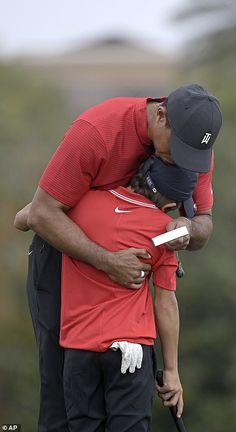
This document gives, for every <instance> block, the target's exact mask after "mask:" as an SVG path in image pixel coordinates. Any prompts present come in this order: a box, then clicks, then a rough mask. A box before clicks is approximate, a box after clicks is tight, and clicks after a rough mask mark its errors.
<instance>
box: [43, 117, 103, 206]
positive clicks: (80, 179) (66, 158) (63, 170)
mask: <svg viewBox="0 0 236 432" xmlns="http://www.w3.org/2000/svg"><path fill="white" fill-rule="evenodd" d="M105 159H106V149H105V145H104V142H103V140H102V138H101V136H100V134H99V132H98V131H97V130H96V128H95V127H94V126H93V125H91V124H90V123H89V122H86V121H84V120H82V119H78V120H76V121H75V122H74V123H72V125H71V126H70V128H69V129H68V130H67V132H66V134H65V136H64V138H63V140H62V142H61V144H60V145H59V147H58V149H57V150H56V152H55V153H54V155H53V156H52V158H51V160H50V161H49V163H48V165H47V167H46V169H45V171H44V173H43V175H42V177H41V179H40V181H39V186H40V187H41V188H42V189H43V190H45V191H46V192H47V193H48V194H49V195H51V196H53V197H54V198H55V199H57V200H58V201H60V202H62V203H63V204H65V205H68V206H70V207H73V206H74V205H75V204H76V203H77V202H78V201H79V200H80V199H81V197H82V196H83V195H84V194H85V193H86V192H87V191H88V190H89V189H90V187H92V184H93V180H94V179H95V178H96V175H97V173H98V171H99V169H100V166H101V164H102V163H103V161H104V160H105Z"/></svg>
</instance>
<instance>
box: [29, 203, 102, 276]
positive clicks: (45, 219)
mask: <svg viewBox="0 0 236 432" xmlns="http://www.w3.org/2000/svg"><path fill="white" fill-rule="evenodd" d="M28 225H29V227H30V228H31V229H32V230H33V231H35V232H36V233H37V234H38V235H40V237H42V238H44V239H45V240H46V241H47V242H48V243H49V244H51V245H52V246H53V247H54V248H55V249H57V250H59V251H61V252H63V253H65V254H66V255H68V256H70V257H72V258H74V259H79V260H81V261H84V262H87V263H88V264H91V265H92V266H94V267H96V268H98V269H102V268H103V265H104V262H105V261H107V260H108V255H109V252H108V251H106V250H105V249H103V248H102V247H101V246H99V245H98V244H96V243H95V242H93V241H91V240H90V239H89V238H88V237H87V236H86V235H85V234H84V233H83V231H82V230H81V229H80V227H79V226H78V225H76V224H75V223H74V222H73V221H72V220H71V219H70V218H69V217H68V216H67V215H66V214H65V213H64V212H63V211H62V210H61V209H60V208H54V209H53V210H52V209H48V208H47V207H44V208H43V209H42V210H39V211H34V209H33V212H30V213H29V217H28Z"/></svg>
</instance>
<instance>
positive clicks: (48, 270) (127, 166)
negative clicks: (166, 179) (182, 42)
mask: <svg viewBox="0 0 236 432" xmlns="http://www.w3.org/2000/svg"><path fill="white" fill-rule="evenodd" d="M220 126H221V114H220V110H219V104H218V101H217V100H216V99H215V98H214V96H212V95H210V94H209V93H208V92H207V91H206V90H205V89H203V88H202V87H201V86H198V85H190V86H184V87H180V88H179V89H177V90H175V91H174V92H172V93H171V94H170V95H169V97H168V98H160V99H158V98H157V99H151V98H148V99H147V98H117V99H111V100H108V101H105V102H103V103H101V104H99V105H97V106H95V107H92V108H91V109H89V110H87V111H86V112H85V113H83V114H81V115H80V116H79V117H78V118H77V119H76V120H75V121H74V122H73V124H72V125H71V127H70V128H69V129H68V131H67V132H66V135H65V136H64V138H63V140H62V143H61V145H60V146H59V147H58V150H57V151H56V153H55V154H54V156H53V157H52V159H51V161H50V162H49V164H48V166H47V168H46V170H45V172H44V174H43V176H42V178H41V180H40V182H39V188H38V189H37V191H36V194H35V197H34V199H33V202H32V205H28V206H27V208H26V209H25V210H23V211H21V212H19V213H18V214H17V216H16V222H15V225H16V227H18V228H19V229H22V230H26V229H28V228H29V227H30V228H32V229H33V230H34V231H35V232H36V233H37V234H38V235H36V236H35V237H34V240H33V243H32V245H31V247H30V251H29V254H30V255H29V273H28V281H27V287H28V296H29V302H30V308H31V313H32V318H33V322H34V327H35V331H36V336H37V341H38V343H39V350H40V373H41V400H40V405H41V408H40V420H39V424H40V428H41V429H40V431H43V432H45V431H48V432H49V431H51V432H52V431H57V432H59V431H60V432H65V431H66V430H67V427H66V419H65V410H64V409H63V406H64V402H63V389H62V386H61V381H60V376H61V368H62V364H63V350H62V349H61V348H59V346H58V329H59V316H60V315H59V311H60V288H59V287H60V259H61V254H60V252H58V251H62V252H64V253H65V254H66V255H68V256H71V257H73V258H74V259H79V260H80V261H83V262H87V263H88V264H90V265H92V266H93V267H94V268H96V269H98V270H102V271H104V272H105V273H107V274H108V275H109V277H111V278H112V280H114V281H115V282H117V283H119V284H120V285H123V286H126V287H128V288H133V289H136V288H137V289H138V288H140V286H141V285H142V283H143V278H142V277H141V274H142V273H141V272H143V271H148V270H149V269H150V265H149V264H148V263H147V262H145V263H144V262H142V261H140V260H139V259H138V257H142V258H145V257H146V258H147V257H148V254H147V252H146V251H145V250H144V249H136V248H131V249H128V250H122V251H118V252H112V251H110V250H106V249H104V248H103V247H101V246H100V245H99V244H97V243H95V242H93V241H91V240H90V239H89V238H88V237H87V236H86V235H85V234H84V233H83V231H82V230H81V229H80V227H79V226H78V225H76V224H74V223H73V221H72V220H71V219H70V217H68V215H67V212H68V210H69V209H70V208H73V207H74V206H75V205H76V204H77V202H79V201H80V199H81V198H82V196H83V195H84V194H85V193H86V192H87V191H88V190H89V189H95V188H97V189H101V190H108V189H110V188H112V187H113V188H114V187H117V186H120V185H121V186H126V185H127V184H128V181H129V179H130V178H131V177H132V175H133V174H134V173H135V172H136V170H137V169H138V167H139V165H140V163H141V162H142V161H143V160H145V159H146V158H147V157H148V156H149V155H150V154H151V153H153V152H155V153H156V155H157V156H159V157H160V158H162V159H163V160H164V161H166V162H170V163H174V162H176V164H178V165H179V166H183V167H184V168H188V169H190V170H193V171H197V172H199V173H200V175H199V177H198V184H197V186H196V188H195V192H194V200H195V202H196V206H197V213H196V215H195V217H194V218H193V219H192V220H191V221H190V220H189V219H188V220H186V219H183V218H178V219H176V220H175V221H171V222H169V223H168V225H167V227H166V228H167V230H170V229H173V228H176V227H179V226H182V225H186V224H187V226H188V230H189V233H190V234H189V236H186V237H185V238H182V239H180V240H178V241H175V242H172V243H171V244H169V247H170V248H173V249H185V248H188V249H190V250H194V249H199V248H200V247H202V246H203V245H204V244H205V243H206V242H207V240H208V238H209V236H210V234H211V231H212V221H211V207H212V204H213V196H212V189H211V178H212V170H213V157H212V145H213V143H214V141H215V139H216V137H217V134H218V132H219V129H220ZM43 239H44V240H43ZM50 245H52V246H53V247H51V246H50ZM55 395H56V397H55Z"/></svg>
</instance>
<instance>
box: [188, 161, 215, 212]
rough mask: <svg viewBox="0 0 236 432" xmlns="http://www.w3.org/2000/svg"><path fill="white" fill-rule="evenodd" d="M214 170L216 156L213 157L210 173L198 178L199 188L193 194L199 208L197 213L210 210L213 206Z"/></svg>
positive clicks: (200, 175) (202, 174)
mask: <svg viewBox="0 0 236 432" xmlns="http://www.w3.org/2000/svg"><path fill="white" fill-rule="evenodd" d="M213 169H214V155H212V163H211V169H210V171H209V172H208V173H201V174H199V176H198V182H197V186H196V188H195V191H194V193H193V199H194V202H195V203H196V206H197V212H200V211H201V212H202V211H204V210H209V209H211V208H212V206H213V202H214V198H213V191H212V173H213Z"/></svg>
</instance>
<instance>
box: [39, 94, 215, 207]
mask: <svg viewBox="0 0 236 432" xmlns="http://www.w3.org/2000/svg"><path fill="white" fill-rule="evenodd" d="M164 99H165V98H160V99H157V98H156V99H155V100H157V101H163V100H164ZM148 100H152V99H151V98H115V99H109V100H106V101H105V102H102V103H100V104H98V105H96V106H94V107H92V108H90V109H88V110H87V111H85V112H84V113H82V114H81V115H80V116H79V117H78V118H77V119H76V120H75V121H74V122H73V123H72V125H71V126H70V128H69V129H68V130H67V132H66V134H65V136H64V138H63V140H62V142H61V144H60V146H59V147H58V149H57V151H56V152H55V154H54V155H53V157H52V159H51V160H50V161H49V163H48V166H47V167H46V169H45V171H44V173H43V175H42V177H41V179H40V181H39V186H40V187H41V188H42V189H44V190H45V191H46V192H47V193H48V194H49V195H51V196H53V197H54V198H55V199H56V200H58V201H60V202H62V203H63V204H66V205H68V206H70V207H73V206H74V205H75V204H76V203H77V202H79V200H80V199H81V197H82V196H83V195H84V194H85V193H86V192H87V191H88V190H89V189H91V188H92V189H103V190H108V189H110V188H114V187H117V186H127V185H128V183H129V180H130V179H131V177H132V176H133V175H134V174H135V173H136V171H137V169H138V167H139V165H140V163H141V162H143V161H144V160H145V159H146V158H147V157H148V156H150V154H151V153H153V151H154V149H153V146H152V143H151V141H150V139H149V138H148V133H147V115H146V107H147V101H148ZM212 171H213V162H212V167H211V170H210V171H209V173H201V174H199V179H198V183H197V186H196V189H195V192H194V196H193V197H194V200H195V203H196V207H197V211H201V212H204V210H209V209H210V208H211V207H212V205H213V194H212V186H211V180H212Z"/></svg>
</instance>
